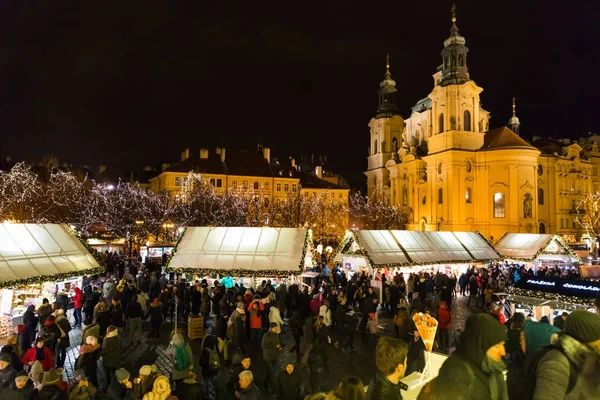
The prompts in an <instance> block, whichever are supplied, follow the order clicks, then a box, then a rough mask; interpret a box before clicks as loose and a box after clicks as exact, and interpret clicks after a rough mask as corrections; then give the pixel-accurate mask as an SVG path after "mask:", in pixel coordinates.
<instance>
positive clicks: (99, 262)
mask: <svg viewBox="0 0 600 400" xmlns="http://www.w3.org/2000/svg"><path fill="white" fill-rule="evenodd" d="M69 229H71V228H69ZM71 232H73V234H74V235H75V237H77V239H79V241H80V242H81V244H82V245H83V247H85V249H86V250H87V251H88V253H90V254H91V255H92V257H94V260H96V262H97V263H98V264H99V265H100V266H101V267H102V268H104V272H106V263H105V262H104V260H103V259H101V258H99V257H98V256H96V254H97V251H95V250H94V249H92V247H91V246H90V245H89V244H87V240H85V239H84V238H83V237H82V236H81V233H79V232H77V231H76V230H75V229H71Z"/></svg>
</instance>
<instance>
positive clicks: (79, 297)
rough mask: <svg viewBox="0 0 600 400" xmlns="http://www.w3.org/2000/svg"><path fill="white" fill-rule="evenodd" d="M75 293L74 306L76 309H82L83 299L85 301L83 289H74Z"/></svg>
mask: <svg viewBox="0 0 600 400" xmlns="http://www.w3.org/2000/svg"><path fill="white" fill-rule="evenodd" d="M73 291H74V292H75V294H74V295H73V303H74V304H73V306H74V307H75V308H81V307H82V305H83V304H82V299H83V293H82V292H81V289H80V288H78V287H75V288H74V289H73Z"/></svg>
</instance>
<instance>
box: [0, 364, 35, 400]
mask: <svg viewBox="0 0 600 400" xmlns="http://www.w3.org/2000/svg"><path fill="white" fill-rule="evenodd" d="M36 392H37V391H36V389H35V386H34V384H33V382H32V381H31V380H30V379H29V378H28V377H27V372H25V371H21V372H19V373H18V374H17V375H16V376H15V381H14V382H13V383H12V384H11V385H10V386H7V387H5V388H4V389H1V390H0V399H2V400H33V399H37V396H36V394H37V393H36Z"/></svg>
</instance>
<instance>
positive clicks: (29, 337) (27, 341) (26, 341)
mask: <svg viewBox="0 0 600 400" xmlns="http://www.w3.org/2000/svg"><path fill="white" fill-rule="evenodd" d="M34 340H35V328H32V327H31V326H29V325H25V326H24V327H23V330H22V331H21V333H19V337H18V343H19V347H20V348H21V354H25V352H26V351H27V350H28V349H29V348H30V347H31V343H33V341H34Z"/></svg>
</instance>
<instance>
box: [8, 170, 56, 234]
mask: <svg viewBox="0 0 600 400" xmlns="http://www.w3.org/2000/svg"><path fill="white" fill-rule="evenodd" d="M51 208H52V202H51V201H49V199H48V198H47V197H46V186H45V185H43V184H42V183H41V182H40V180H39V179H38V176H37V174H36V173H35V172H33V171H32V170H31V167H29V166H27V165H25V164H24V163H18V164H16V165H15V166H14V167H13V168H12V169H11V170H10V171H0V221H15V222H21V223H37V222H48V214H49V213H50V209H51Z"/></svg>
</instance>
